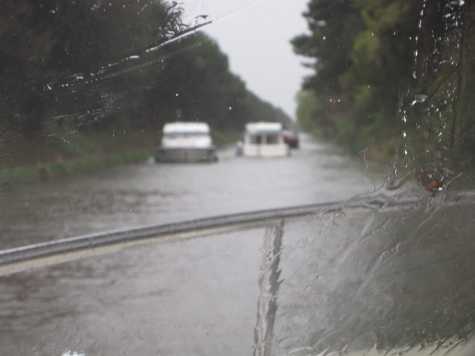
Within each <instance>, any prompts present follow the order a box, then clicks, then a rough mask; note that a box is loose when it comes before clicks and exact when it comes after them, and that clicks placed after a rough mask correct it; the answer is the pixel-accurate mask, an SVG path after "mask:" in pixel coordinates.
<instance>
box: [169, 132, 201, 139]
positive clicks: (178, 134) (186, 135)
mask: <svg viewBox="0 0 475 356" xmlns="http://www.w3.org/2000/svg"><path fill="white" fill-rule="evenodd" d="M163 137H164V138H167V139H183V138H208V137H209V134H207V133H204V132H172V133H166V134H164V135H163Z"/></svg>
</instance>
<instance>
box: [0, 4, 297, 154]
mask: <svg viewBox="0 0 475 356" xmlns="http://www.w3.org/2000/svg"><path fill="white" fill-rule="evenodd" d="M0 6H1V11H0V75H1V78H2V81H1V82H0V145H1V146H2V152H3V154H5V152H6V151H5V150H6V149H7V148H8V149H9V150H10V152H9V155H10V156H11V157H10V158H11V159H10V162H13V161H14V158H15V154H16V153H15V152H16V150H18V147H14V146H15V145H16V144H17V143H19V142H20V143H21V142H22V139H23V140H25V138H26V140H34V141H35V142H36V143H37V144H39V145H41V146H52V145H55V149H58V143H59V144H60V145H63V146H65V145H67V142H69V141H71V139H73V138H74V135H77V136H81V135H82V136H84V135H87V134H88V133H94V134H97V133H98V132H104V133H108V132H109V133H113V134H114V135H115V134H117V133H126V132H130V131H135V132H138V131H147V132H150V130H154V132H157V133H158V129H159V128H160V127H161V125H162V124H163V123H164V122H166V121H173V120H177V119H181V120H203V121H207V122H208V123H210V124H211V126H212V127H214V128H217V129H221V130H222V131H229V130H240V129H242V127H243V125H244V123H245V122H247V121H250V120H281V121H285V120H288V117H287V116H286V115H285V114H284V113H283V112H282V111H281V110H278V109H277V108H275V107H273V106H271V105H270V104H268V103H266V102H263V101H262V100H261V99H259V98H258V97H256V96H255V95H254V94H252V93H251V92H249V91H248V90H247V88H246V85H245V83H244V82H243V81H242V80H241V79H240V78H239V77H237V76H236V75H234V74H232V73H231V72H230V69H229V64H228V59H227V57H226V55H225V54H223V53H222V52H221V50H220V49H219V47H218V46H217V44H216V43H215V42H214V41H213V40H212V39H210V38H209V37H207V36H206V35H204V34H199V33H196V34H194V35H192V36H188V37H186V38H184V39H182V40H180V41H173V40H174V39H175V38H176V37H178V36H180V35H181V34H183V33H186V32H188V31H190V30H192V29H193V26H195V25H196V23H197V21H198V19H197V20H196V21H193V23H192V24H187V23H183V20H182V17H183V16H182V14H183V9H182V8H180V6H179V5H178V4H177V2H171V1H170V2H166V1H163V0H111V1H102V0H61V1H60V0H15V1H13V0H5V1H3V2H2V5H0ZM203 19H205V17H204V16H203ZM203 19H201V20H203ZM164 43H167V46H163V44H164ZM65 150H66V151H67V150H68V148H67V147H65ZM3 162H5V160H3ZM0 163H2V162H0Z"/></svg>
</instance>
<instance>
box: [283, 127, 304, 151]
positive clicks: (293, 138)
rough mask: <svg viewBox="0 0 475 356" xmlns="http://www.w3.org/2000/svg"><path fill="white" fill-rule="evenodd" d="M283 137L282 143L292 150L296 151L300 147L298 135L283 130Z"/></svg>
mask: <svg viewBox="0 0 475 356" xmlns="http://www.w3.org/2000/svg"><path fill="white" fill-rule="evenodd" d="M282 134H283V137H284V142H285V143H286V144H287V145H288V146H289V147H290V148H293V149H297V148H299V147H300V140H299V135H298V133H296V132H294V131H290V130H284V132H283V133H282Z"/></svg>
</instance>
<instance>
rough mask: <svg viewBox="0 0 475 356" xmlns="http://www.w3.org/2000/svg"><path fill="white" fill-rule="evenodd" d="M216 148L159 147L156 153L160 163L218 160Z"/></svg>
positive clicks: (157, 160) (156, 159)
mask: <svg viewBox="0 0 475 356" xmlns="http://www.w3.org/2000/svg"><path fill="white" fill-rule="evenodd" d="M217 160H218V156H217V155H216V149H215V148H214V147H211V148H163V147H161V148H159V149H158V150H157V152H156V153H155V161H156V162H158V163H199V162H216V161H217Z"/></svg>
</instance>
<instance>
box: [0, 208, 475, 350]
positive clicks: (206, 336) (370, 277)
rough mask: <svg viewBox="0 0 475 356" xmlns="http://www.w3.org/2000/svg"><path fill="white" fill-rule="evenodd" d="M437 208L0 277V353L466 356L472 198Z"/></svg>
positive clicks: (274, 229) (336, 214)
mask: <svg viewBox="0 0 475 356" xmlns="http://www.w3.org/2000/svg"><path fill="white" fill-rule="evenodd" d="M431 204H434V202H421V204H416V205H413V206H407V207H405V208H387V209H374V208H351V209H350V208H348V209H347V208H342V209H338V210H332V211H322V212H321V213H319V214H316V215H314V216H310V217H306V218H299V219H290V220H287V219H285V220H284V221H282V222H281V223H280V224H276V225H272V226H269V227H268V228H265V229H263V228H259V229H255V230H250V231H241V232H236V233H229V234H224V235H223V234H221V235H216V236H213V237H207V238H197V239H189V240H185V241H183V240H182V241H175V242H173V241H168V242H154V243H151V244H147V245H143V246H136V247H133V248H129V249H127V250H124V251H121V252H116V253H111V254H108V255H103V256H91V257H88V258H84V259H82V260H79V261H75V262H71V263H66V264H61V265H57V266H52V267H47V268H42V269H37V270H32V271H28V272H22V273H18V274H14V275H11V276H7V277H1V278H0V290H1V291H2V293H0V320H1V323H0V354H1V355H48V356H49V355H59V356H61V355H70V354H71V353H72V352H77V353H78V354H80V355H86V356H90V355H101V356H115V355H183V356H184V355H213V356H214V355H215V356H218V355H236V356H237V355H253V356H271V355H277V356H284V355H293V356H324V355H325V356H336V355H338V356H339V355H350V356H356V355H358V356H364V355H366V356H373V355H374V356H376V355H404V356H405V355H409V356H422V355H424V356H429V355H436V356H442V355H448V356H452V355H454V356H471V355H473V354H474V352H475V344H474V340H473V333H474V331H475V313H474V312H473V311H474V310H475V283H474V279H473V267H474V263H473V255H474V253H475V241H474V239H473V231H474V227H475V226H474V224H475V221H473V214H472V211H473V208H474V207H475V204H473V202H472V203H467V202H465V203H462V204H460V205H459V204H455V205H453V204H446V203H444V202H439V203H437V205H431ZM69 351H71V353H68V352H69Z"/></svg>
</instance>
